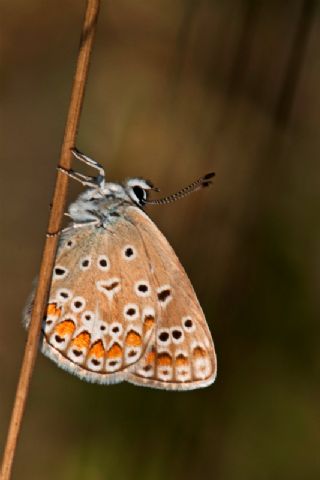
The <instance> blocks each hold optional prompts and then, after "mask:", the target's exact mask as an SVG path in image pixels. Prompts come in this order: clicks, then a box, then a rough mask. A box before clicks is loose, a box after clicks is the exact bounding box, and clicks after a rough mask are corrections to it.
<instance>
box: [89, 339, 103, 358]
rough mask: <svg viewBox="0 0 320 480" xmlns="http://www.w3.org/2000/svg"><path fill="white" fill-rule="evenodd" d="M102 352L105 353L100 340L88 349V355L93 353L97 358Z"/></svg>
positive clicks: (101, 355)
mask: <svg viewBox="0 0 320 480" xmlns="http://www.w3.org/2000/svg"><path fill="white" fill-rule="evenodd" d="M104 353H105V350H104V347H103V343H102V341H101V340H98V341H97V342H96V343H94V344H93V345H92V347H91V348H90V351H89V355H93V356H94V357H97V358H101V357H103V356H104Z"/></svg>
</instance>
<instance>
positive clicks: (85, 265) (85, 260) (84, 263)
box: [79, 256, 91, 271]
mask: <svg viewBox="0 0 320 480" xmlns="http://www.w3.org/2000/svg"><path fill="white" fill-rule="evenodd" d="M79 265H80V270H83V271H85V270H88V269H89V268H90V266H91V257H90V256H88V257H82V258H81V259H80V262H79Z"/></svg>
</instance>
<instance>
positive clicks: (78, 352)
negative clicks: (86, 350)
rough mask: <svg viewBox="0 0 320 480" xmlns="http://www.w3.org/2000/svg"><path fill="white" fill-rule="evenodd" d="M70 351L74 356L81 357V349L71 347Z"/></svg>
mask: <svg viewBox="0 0 320 480" xmlns="http://www.w3.org/2000/svg"><path fill="white" fill-rule="evenodd" d="M72 353H73V355H74V356H76V357H81V355H83V352H81V350H76V349H73V350H72Z"/></svg>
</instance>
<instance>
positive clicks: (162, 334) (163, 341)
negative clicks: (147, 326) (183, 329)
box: [157, 328, 171, 346]
mask: <svg viewBox="0 0 320 480" xmlns="http://www.w3.org/2000/svg"><path fill="white" fill-rule="evenodd" d="M157 337H158V343H159V344H160V345H163V346H166V345H169V343H170V342H171V339H170V331H169V329H167V328H163V329H161V330H159V332H158V335H157Z"/></svg>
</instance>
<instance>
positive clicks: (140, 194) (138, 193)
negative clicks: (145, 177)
mask: <svg viewBox="0 0 320 480" xmlns="http://www.w3.org/2000/svg"><path fill="white" fill-rule="evenodd" d="M132 191H133V194H134V196H135V197H136V199H137V201H138V203H140V204H143V203H144V200H146V197H147V195H146V191H145V190H144V189H143V188H142V187H140V186H139V185H135V186H134V187H132Z"/></svg>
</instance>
